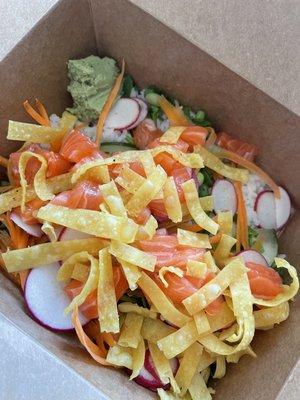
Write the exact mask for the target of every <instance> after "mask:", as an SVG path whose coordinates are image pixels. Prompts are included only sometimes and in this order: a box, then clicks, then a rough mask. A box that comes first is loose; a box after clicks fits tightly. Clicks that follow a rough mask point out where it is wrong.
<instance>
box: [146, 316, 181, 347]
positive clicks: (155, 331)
mask: <svg viewBox="0 0 300 400" xmlns="http://www.w3.org/2000/svg"><path fill="white" fill-rule="evenodd" d="M175 331H176V329H175V328H173V327H172V326H170V325H167V324H165V323H164V322H163V321H161V320H159V319H152V318H144V322H143V326H142V331H141V334H142V336H143V338H144V339H146V340H148V341H150V342H153V343H156V342H157V341H158V340H160V339H162V338H164V337H166V336H168V335H170V334H171V333H173V332H175Z"/></svg>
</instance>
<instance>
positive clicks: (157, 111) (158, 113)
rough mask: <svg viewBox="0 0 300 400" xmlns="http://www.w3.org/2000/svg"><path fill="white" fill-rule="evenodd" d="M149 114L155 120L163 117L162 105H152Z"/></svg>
mask: <svg viewBox="0 0 300 400" xmlns="http://www.w3.org/2000/svg"><path fill="white" fill-rule="evenodd" d="M148 116H149V118H151V119H152V120H153V121H154V122H156V121H157V120H158V119H162V117H163V111H162V109H161V108H160V107H157V106H151V105H150V107H149V109H148Z"/></svg>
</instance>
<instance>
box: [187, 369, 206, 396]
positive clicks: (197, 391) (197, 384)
mask: <svg viewBox="0 0 300 400" xmlns="http://www.w3.org/2000/svg"><path fill="white" fill-rule="evenodd" d="M189 392H190V395H191V397H192V400H211V394H210V393H209V390H208V388H207V386H206V383H205V381H204V379H203V377H202V375H201V374H196V375H195V376H194V378H193V380H192V383H191V384H190V386H189Z"/></svg>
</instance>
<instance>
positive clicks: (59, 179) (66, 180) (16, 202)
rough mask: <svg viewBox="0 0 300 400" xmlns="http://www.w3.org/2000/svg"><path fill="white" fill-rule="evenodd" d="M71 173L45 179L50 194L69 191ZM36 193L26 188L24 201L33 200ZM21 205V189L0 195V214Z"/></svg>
mask: <svg viewBox="0 0 300 400" xmlns="http://www.w3.org/2000/svg"><path fill="white" fill-rule="evenodd" d="M71 176H72V175H71V173H68V174H63V175H58V176H55V177H54V178H51V179H47V187H48V188H49V190H50V191H51V192H52V193H60V192H63V191H65V190H69V189H70V188H71V187H72V186H73V185H72V184H71ZM36 197H37V196H36V193H35V190H34V188H33V187H32V186H27V188H26V199H25V201H26V202H28V201H31V200H33V199H35V198H36ZM21 203H22V188H21V187H18V188H15V189H12V190H9V191H8V192H5V193H2V194H0V214H3V213H5V212H7V211H10V210H12V209H13V208H15V207H19V206H20V205H21Z"/></svg>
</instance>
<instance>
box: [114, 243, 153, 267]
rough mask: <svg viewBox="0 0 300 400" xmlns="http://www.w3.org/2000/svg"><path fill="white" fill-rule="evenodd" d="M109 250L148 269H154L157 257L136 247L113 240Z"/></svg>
mask: <svg viewBox="0 0 300 400" xmlns="http://www.w3.org/2000/svg"><path fill="white" fill-rule="evenodd" d="M109 252H110V254H112V255H113V256H115V257H117V258H119V259H120V260H124V261H127V262H129V263H131V264H133V265H137V266H138V267H141V268H144V269H146V270H148V271H154V267H155V264H156V257H154V256H152V255H151V254H148V253H145V252H144V251H142V250H139V249H137V248H135V247H132V246H129V245H126V244H124V243H120V242H116V241H113V242H111V244H110V247H109Z"/></svg>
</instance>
